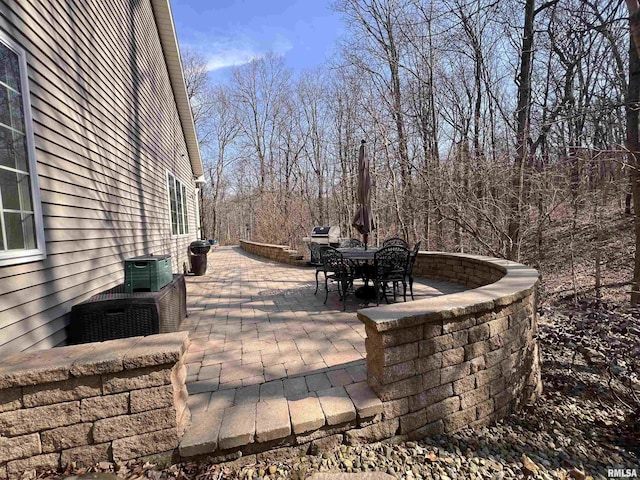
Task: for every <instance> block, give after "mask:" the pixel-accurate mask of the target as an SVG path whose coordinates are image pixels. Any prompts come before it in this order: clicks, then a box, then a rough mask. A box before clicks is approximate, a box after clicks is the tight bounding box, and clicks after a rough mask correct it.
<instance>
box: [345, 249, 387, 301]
mask: <svg viewBox="0 0 640 480" xmlns="http://www.w3.org/2000/svg"><path fill="white" fill-rule="evenodd" d="M378 250H380V249H379V248H378V247H369V248H367V249H366V250H365V249H364V247H348V248H338V251H339V252H340V253H342V256H343V257H344V258H345V259H346V260H353V261H357V262H361V263H364V264H367V263H369V262H373V256H374V255H375V253H376V252H377V251H378ZM353 293H354V295H355V296H356V297H358V298H360V299H362V300H373V299H375V298H376V289H375V288H374V287H373V286H371V285H368V284H367V280H366V279H365V285H363V286H362V287H358V288H356V290H355V291H354V292H353Z"/></svg>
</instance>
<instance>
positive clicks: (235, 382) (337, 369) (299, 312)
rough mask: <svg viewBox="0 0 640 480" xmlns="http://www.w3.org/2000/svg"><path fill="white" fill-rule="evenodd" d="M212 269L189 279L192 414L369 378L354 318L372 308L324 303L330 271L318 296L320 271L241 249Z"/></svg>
mask: <svg viewBox="0 0 640 480" xmlns="http://www.w3.org/2000/svg"><path fill="white" fill-rule="evenodd" d="M208 262H209V265H208V269H207V274H206V275H204V276H199V277H194V276H190V277H187V295H188V298H187V304H188V313H189V316H188V318H187V319H186V320H185V322H184V323H183V325H182V329H184V330H188V331H189V332H190V338H191V346H190V347H189V350H188V352H187V354H186V358H185V359H186V363H187V367H188V373H187V375H188V376H187V388H188V391H189V394H190V404H191V407H192V410H195V411H201V410H207V409H211V408H215V405H217V404H218V403H220V406H229V405H230V404H238V403H241V401H242V400H244V399H245V398H244V397H247V398H249V399H254V400H255V399H256V398H264V397H268V396H269V395H270V394H272V395H275V394H278V393H279V394H280V395H282V394H284V396H286V397H287V398H291V397H295V396H296V395H298V396H299V395H302V394H306V393H308V392H313V391H319V390H323V389H326V388H331V387H337V386H345V385H349V384H352V383H357V382H361V381H364V380H366V368H365V363H364V358H365V346H364V338H365V331H364V325H363V324H362V323H361V322H360V321H359V320H358V319H357V316H356V311H357V310H358V309H361V308H366V305H365V304H363V303H362V300H360V299H358V298H356V297H355V296H354V295H353V294H350V295H349V296H348V300H347V308H346V312H343V311H342V302H341V301H340V300H339V296H338V294H337V292H332V291H330V292H329V297H328V301H327V304H326V305H324V304H323V302H324V285H323V275H322V273H320V275H319V277H320V288H319V291H318V294H317V295H314V293H313V292H314V290H315V268H313V267H307V268H301V267H295V266H289V265H284V264H280V263H277V262H273V261H270V260H267V259H263V258H261V257H257V256H254V255H251V254H249V253H247V252H245V251H243V250H241V249H240V248H239V247H218V248H216V249H213V250H212V251H211V252H210V253H209V257H208ZM330 288H331V285H330ZM334 288H335V287H334ZM461 290H464V287H462V286H459V285H455V284H450V283H447V282H442V281H437V280H430V279H416V282H415V283H414V296H415V298H416V300H418V299H421V298H427V297H430V296H435V295H442V294H445V293H452V292H455V291H461ZM398 300H399V301H402V299H401V297H399V299H398ZM371 305H372V306H375V302H373V303H372V304H371ZM296 377H304V381H302V379H299V378H298V379H296ZM238 400H240V402H238ZM230 402H232V403H230Z"/></svg>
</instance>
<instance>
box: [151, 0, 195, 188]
mask: <svg viewBox="0 0 640 480" xmlns="http://www.w3.org/2000/svg"><path fill="white" fill-rule="evenodd" d="M151 6H152V8H153V15H154V17H155V21H156V27H157V28H158V35H159V36H160V43H161V45H162V52H163V53H164V59H165V63H166V64H167V70H168V72H169V81H170V82H171V88H172V90H173V96H174V98H175V101H176V107H177V108H178V116H179V117H180V123H181V124H182V133H183V135H184V139H185V142H186V145H187V153H188V154H189V160H190V161H191V169H192V170H193V175H194V177H200V176H202V175H203V174H204V170H203V168H202V158H201V157H200V148H199V146H198V137H197V135H196V127H195V124H194V122H193V114H192V112H191V105H190V104H189V97H188V95H187V87H186V84H185V81H184V73H183V71H182V61H181V60H180V49H179V48H178V38H177V36H176V29H175V25H174V23H173V15H172V14H171V6H170V5H169V0H151Z"/></svg>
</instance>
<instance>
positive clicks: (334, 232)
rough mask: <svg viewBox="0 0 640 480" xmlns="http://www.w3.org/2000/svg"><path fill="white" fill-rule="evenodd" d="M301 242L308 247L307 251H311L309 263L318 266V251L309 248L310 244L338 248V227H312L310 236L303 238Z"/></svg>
mask: <svg viewBox="0 0 640 480" xmlns="http://www.w3.org/2000/svg"><path fill="white" fill-rule="evenodd" d="M302 241H303V242H304V243H306V244H307V245H309V249H310V250H311V263H312V264H319V263H320V258H319V256H318V253H317V252H318V250H317V249H314V248H311V244H312V243H315V244H320V245H332V246H338V244H339V243H340V227H336V226H333V227H313V230H311V236H310V237H304V238H303V239H302Z"/></svg>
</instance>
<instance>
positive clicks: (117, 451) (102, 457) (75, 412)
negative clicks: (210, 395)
mask: <svg viewBox="0 0 640 480" xmlns="http://www.w3.org/2000/svg"><path fill="white" fill-rule="evenodd" d="M187 346H188V334H187V333H186V332H177V333H170V334H163V335H152V336H149V337H136V338H128V339H122V340H113V341H109V342H102V343H89V344H84V345H76V346H69V347H62V348H56V349H51V350H45V351H41V352H36V353H19V354H14V355H11V356H8V357H4V358H0V479H1V480H5V479H13V478H20V477H21V476H22V474H23V473H24V472H27V471H31V470H47V469H58V468H64V467H65V466H66V465H68V464H69V463H71V462H76V463H77V464H84V465H91V464H94V463H96V462H99V461H121V460H128V459H134V458H140V457H144V456H147V455H154V454H158V453H166V452H171V451H173V450H174V449H175V448H176V447H177V445H178V441H179V438H180V437H181V435H182V434H183V433H184V430H185V428H186V426H187V424H188V422H189V421H190V413H189V409H188V407H187V390H186V386H185V378H186V367H185V366H184V364H183V362H182V356H183V354H184V352H185V350H186V348H187Z"/></svg>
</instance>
